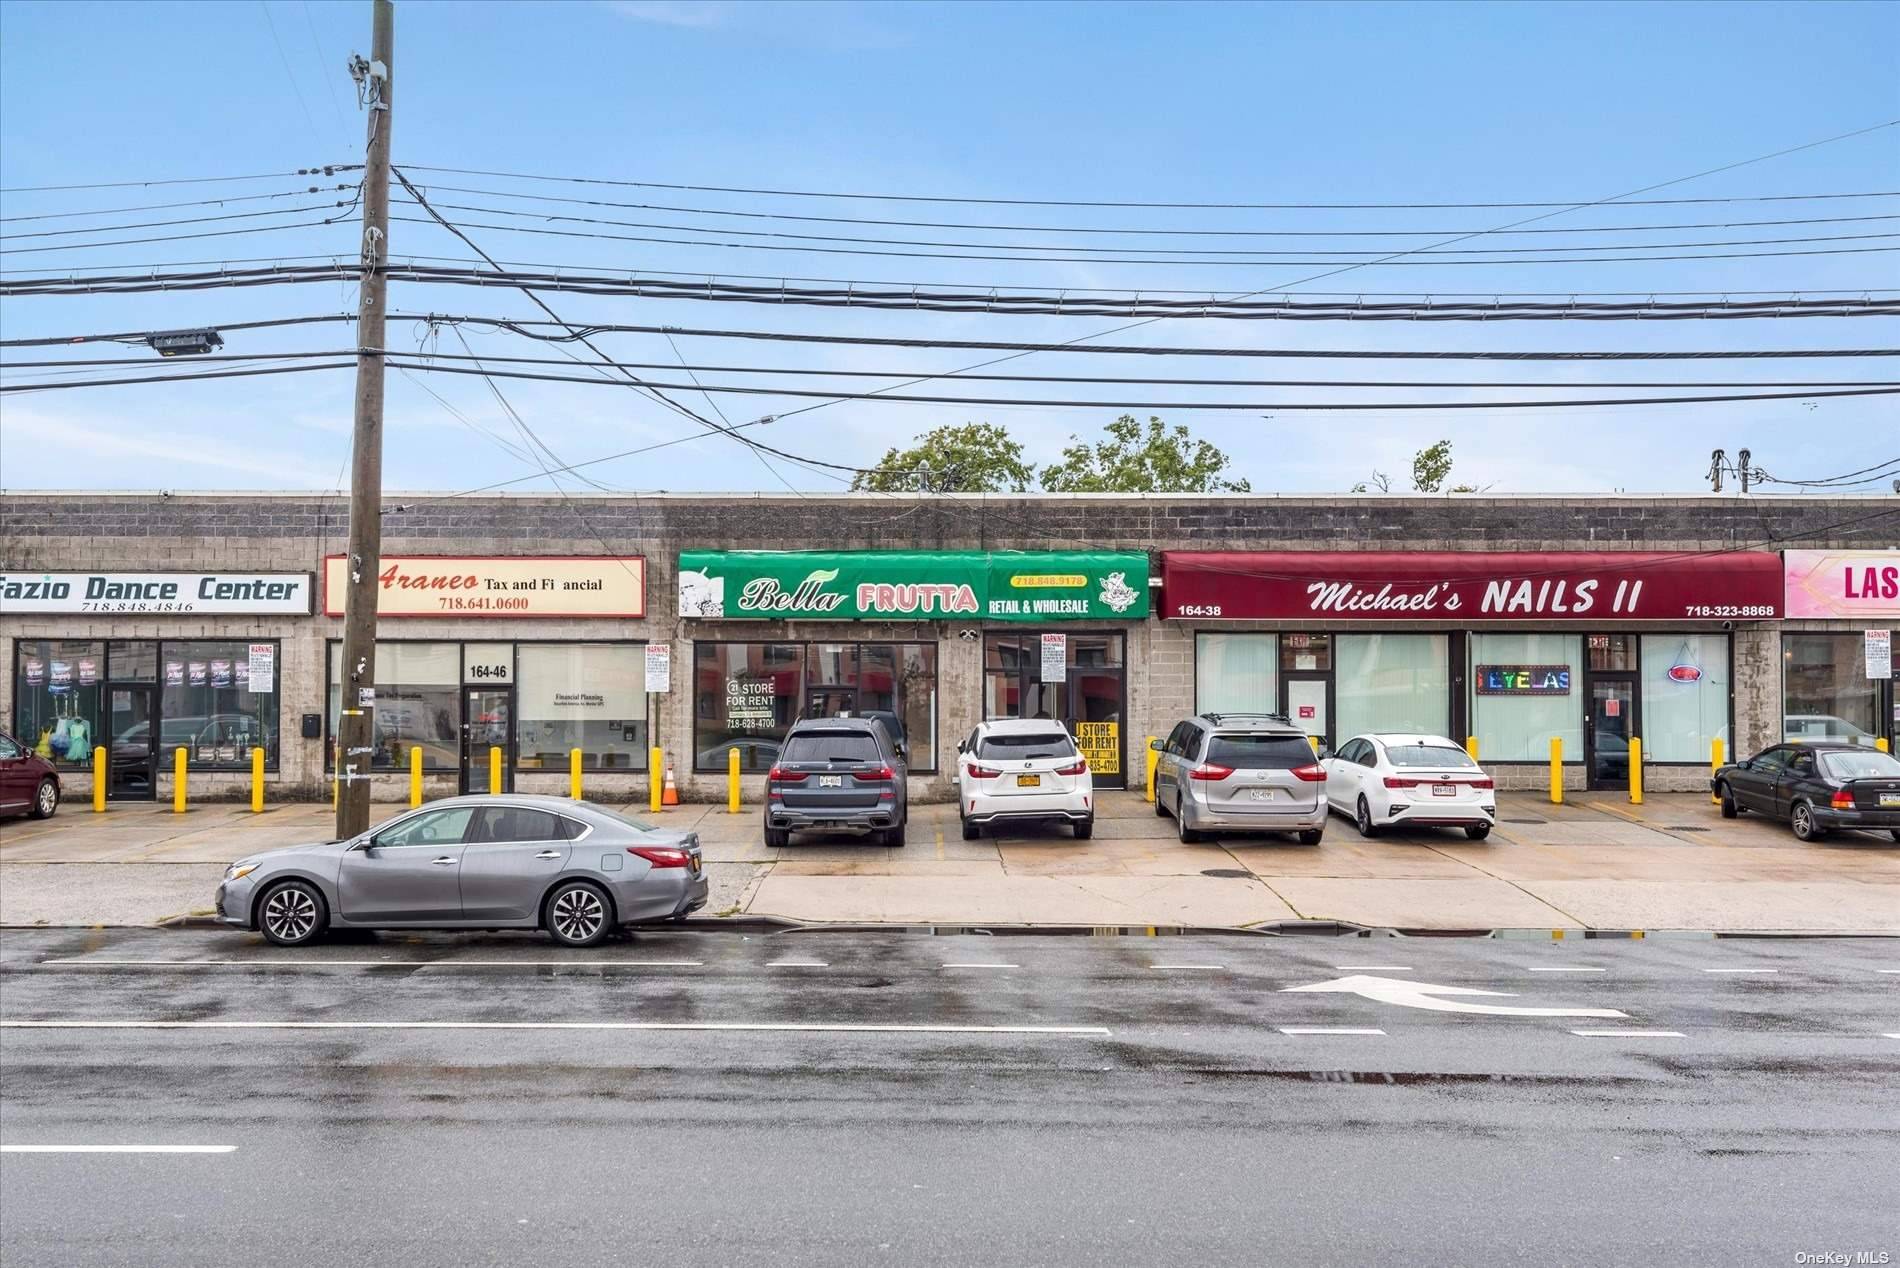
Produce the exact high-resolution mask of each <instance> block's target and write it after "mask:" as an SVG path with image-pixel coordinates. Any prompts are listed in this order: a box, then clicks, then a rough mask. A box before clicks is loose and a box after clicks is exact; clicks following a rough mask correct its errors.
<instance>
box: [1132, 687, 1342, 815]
mask: <svg viewBox="0 0 1900 1268" xmlns="http://www.w3.org/2000/svg"><path fill="white" fill-rule="evenodd" d="M1155 813H1156V814H1157V815H1168V814H1172V815H1173V816H1174V821H1175V828H1176V830H1177V832H1178V833H1179V835H1180V838H1181V840H1182V841H1184V842H1189V841H1198V840H1200V839H1201V837H1202V835H1203V834H1204V833H1207V832H1212V831H1228V832H1297V833H1299V837H1300V841H1301V842H1302V843H1304V844H1306V845H1318V844H1319V842H1320V837H1321V836H1322V835H1323V834H1324V832H1325V830H1326V768H1325V767H1323V766H1321V765H1320V764H1319V760H1318V759H1317V758H1316V757H1315V756H1314V754H1313V746H1312V743H1311V742H1310V741H1309V740H1308V739H1307V738H1306V734H1305V733H1304V732H1303V731H1301V730H1300V728H1299V727H1297V726H1295V725H1293V723H1292V722H1290V721H1288V720H1287V718H1286V717H1285V715H1283V714H1277V713H1203V714H1201V715H1200V716H1199V717H1193V718H1189V719H1188V720H1187V721H1185V722H1182V723H1181V724H1180V725H1178V726H1176V727H1175V728H1174V730H1173V731H1171V732H1170V733H1169V734H1168V738H1167V740H1166V741H1165V742H1164V743H1163V744H1162V745H1161V747H1160V758H1159V760H1158V761H1157V762H1156V764H1155Z"/></svg>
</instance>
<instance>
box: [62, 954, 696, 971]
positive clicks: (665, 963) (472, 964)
mask: <svg viewBox="0 0 1900 1268" xmlns="http://www.w3.org/2000/svg"><path fill="white" fill-rule="evenodd" d="M40 963H41V964H81V965H84V964H99V965H105V966H108V967H111V968H115V969H123V968H166V969H218V968H226V969H230V968H237V969H242V968H249V967H251V966H253V965H259V964H261V965H268V966H269V967H271V968H297V969H329V968H350V969H360V968H373V969H454V968H480V969H492V968H508V967H520V968H547V967H550V966H551V967H555V968H576V967H579V968H587V967H601V968H617V969H620V968H639V969H698V968H704V967H705V966H706V962H705V961H704V960H297V959H262V958H260V959H255V960H106V959H94V958H92V957H90V956H73V957H71V958H68V959H61V960H41V961H40Z"/></svg>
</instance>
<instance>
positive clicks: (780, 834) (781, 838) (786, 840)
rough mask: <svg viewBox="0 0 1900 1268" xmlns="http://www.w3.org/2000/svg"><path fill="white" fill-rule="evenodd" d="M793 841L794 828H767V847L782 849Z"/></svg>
mask: <svg viewBox="0 0 1900 1268" xmlns="http://www.w3.org/2000/svg"><path fill="white" fill-rule="evenodd" d="M791 843H792V830H791V829H790V828H767V829H766V830H765V845H766V848H767V849H772V850H782V849H784V848H785V847H786V846H788V845H790V844H791Z"/></svg>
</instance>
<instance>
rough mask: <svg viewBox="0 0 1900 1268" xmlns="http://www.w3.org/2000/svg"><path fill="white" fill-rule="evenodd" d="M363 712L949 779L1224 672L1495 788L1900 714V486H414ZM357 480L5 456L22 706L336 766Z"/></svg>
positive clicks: (399, 770) (1119, 748) (1867, 727)
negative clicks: (86, 481)
mask: <svg viewBox="0 0 1900 1268" xmlns="http://www.w3.org/2000/svg"><path fill="white" fill-rule="evenodd" d="M389 500H390V501H391V502H392V503H393V504H394V508H395V509H393V510H392V511H390V512H389V513H388V514H387V515H386V517H385V522H384V526H383V543H384V547H383V548H384V552H385V554H384V559H383V562H382V566H381V568H380V570H379V576H380V577H381V579H382V586H381V591H382V596H383V598H382V605H381V616H382V620H381V631H380V633H381V644H380V647H379V653H378V663H377V666H376V672H375V687H374V695H373V699H368V700H366V701H365V703H366V704H368V706H369V707H373V708H374V710H375V716H376V728H375V736H376V740H375V744H374V745H373V746H372V749H371V751H369V752H367V753H360V754H345V755H344V758H343V761H344V769H345V770H346V771H351V770H357V769H361V770H363V771H366V772H367V773H368V774H369V775H370V777H371V778H372V779H373V782H374V786H375V788H376V794H377V796H378V797H379V798H387V799H396V798H400V797H402V796H405V795H406V791H407V778H406V773H407V771H408V769H409V764H410V761H411V753H412V751H415V750H419V751H420V752H421V753H422V756H423V763H424V767H425V770H426V772H427V776H428V780H429V785H430V789H429V791H430V795H432V796H434V795H442V794H445V793H448V792H451V791H454V790H455V789H456V788H457V787H459V786H463V785H465V784H469V783H472V784H473V785H475V786H477V787H485V786H486V771H487V762H488V752H489V750H490V748H491V747H499V748H501V750H502V752H503V756H504V764H505V768H506V773H507V778H508V780H509V782H510V784H511V785H512V786H513V787H516V788H519V789H522V790H528V791H549V792H555V791H564V790H565V788H566V776H567V768H568V755H569V753H570V751H571V750H573V749H575V748H579V749H580V750H581V751H582V753H583V755H584V765H585V771H586V775H585V778H586V781H587V787H588V789H589V793H590V795H592V796H597V797H600V798H602V799H606V800H633V799H638V798H641V797H643V796H644V795H645V790H646V787H647V780H648V774H647V767H648V761H649V758H648V751H649V748H650V747H651V746H654V745H657V746H659V747H660V748H662V749H663V750H664V752H665V760H666V762H667V763H668V764H669V765H671V766H672V767H674V769H675V770H676V773H677V776H678V779H679V783H680V786H681V789H682V791H683V792H684V793H685V794H686V795H687V797H688V798H689V799H694V798H703V799H712V798H716V797H721V796H723V795H724V785H725V780H724V774H725V771H726V768H727V762H728V761H729V754H731V753H734V752H737V753H738V754H739V757H740V763H741V767H742V769H743V770H744V771H745V772H747V781H746V782H747V795H748V797H751V796H753V795H755V794H756V791H757V789H756V785H757V783H758V779H759V776H760V775H761V774H762V773H763V771H764V770H765V769H767V768H768V767H769V766H770V764H771V761H772V758H773V755H774V754H775V753H776V751H777V747H778V741H779V739H780V738H781V737H782V736H783V734H784V732H785V729H786V727H787V726H789V725H790V724H791V722H792V721H793V720H794V719H796V718H798V717H801V716H809V715H814V714H818V715H829V714H834V713H837V712H840V711H853V712H862V711H867V710H883V711H888V712H891V713H895V714H896V715H897V716H898V717H899V718H900V719H901V720H902V722H903V726H904V729H905V732H906V735H907V738H908V741H909V745H910V765H911V771H912V779H913V786H912V792H913V795H915V796H918V797H920V798H929V797H942V796H946V795H947V793H948V789H949V784H950V774H951V772H952V771H953V769H954V761H955V753H956V746H957V743H958V741H959V740H961V739H962V738H963V737H964V736H966V735H967V734H968V733H969V732H970V730H971V729H972V728H973V727H975V726H976V725H977V723H978V722H980V721H981V720H983V719H984V718H991V717H1035V716H1047V717H1050V718H1052V719H1061V720H1062V721H1064V722H1066V723H1067V724H1069V725H1070V727H1071V728H1072V730H1073V731H1074V732H1075V734H1076V736H1077V738H1078V740H1079V742H1080V743H1081V745H1082V747H1083V749H1084V750H1085V751H1086V752H1087V753H1088V755H1089V757H1090V760H1091V764H1092V765H1093V767H1094V769H1095V771H1096V774H1097V779H1098V781H1099V782H1101V783H1103V784H1108V785H1115V784H1120V783H1122V782H1124V781H1129V782H1139V779H1140V774H1141V770H1142V759H1141V751H1142V744H1143V741H1144V739H1145V737H1147V736H1165V735H1167V734H1168V732H1169V731H1170V730H1171V729H1172V728H1173V726H1174V724H1175V722H1176V721H1178V720H1179V719H1180V718H1182V717H1184V716H1186V715H1188V714H1190V713H1193V712H1199V711H1206V710H1265V711H1271V712H1284V713H1286V714H1287V715H1289V716H1290V717H1292V718H1293V719H1295V720H1296V721H1297V722H1298V723H1299V724H1300V725H1301V726H1303V727H1305V728H1306V729H1307V731H1308V732H1309V733H1311V734H1313V735H1315V736H1319V737H1321V739H1322V740H1323V741H1325V742H1328V743H1333V744H1337V743H1338V742H1339V741H1341V740H1343V739H1344V738H1346V737H1348V736H1350V735H1353V734H1356V733H1360V732H1364V731H1371V730H1416V731H1430V732H1438V733H1443V734H1447V735H1451V736H1454V737H1458V738H1461V739H1462V738H1463V737H1466V736H1475V737H1476V739H1477V741H1478V745H1479V750H1480V754H1481V757H1482V760H1483V761H1484V763H1485V764H1486V765H1487V766H1488V767H1490V768H1492V769H1493V770H1494V771H1495V773H1496V774H1497V775H1498V777H1499V780H1500V782H1501V783H1502V784H1503V786H1505V787H1512V786H1520V787H1530V786H1535V785H1537V784H1538V783H1539V782H1540V781H1541V780H1543V779H1544V778H1545V777H1546V768H1547V764H1548V760H1549V752H1550V741H1551V738H1552V737H1557V738H1559V739H1561V740H1562V742H1563V752H1564V757H1565V763H1566V765H1565V780H1566V783H1567V784H1568V785H1569V786H1571V787H1574V788H1586V787H1589V788H1618V787H1623V786H1626V783H1627V780H1628V778H1629V755H1630V744H1629V741H1630V739H1631V738H1632V737H1639V738H1640V739H1641V740H1642V746H1641V748H1642V755H1643V761H1644V768H1645V769H1644V775H1645V781H1646V785H1647V786H1648V787H1650V788H1652V789H1670V788H1680V789H1689V788H1694V787H1697V786H1698V785H1699V784H1700V783H1701V781H1702V780H1703V779H1705V777H1706V771H1707V767H1708V762H1709V757H1710V749H1711V745H1712V743H1713V742H1714V741H1716V740H1720V741H1722V742H1723V744H1724V746H1725V747H1726V748H1727V749H1728V751H1730V752H1737V751H1740V752H1744V753H1746V752H1752V751H1754V750H1756V749H1758V748H1760V747H1762V746H1764V745H1766V744H1769V743H1772V742H1775V741H1778V740H1780V739H1781V738H1783V737H1784V736H1807V737H1820V736H1840V737H1845V738H1848V739H1851V740H1854V741H1856V742H1860V743H1868V744H1871V743H1873V742H1874V741H1875V740H1876V739H1877V738H1885V739H1887V740H1888V741H1889V742H1891V741H1892V739H1893V738H1894V732H1895V728H1896V700H1895V694H1894V690H1893V683H1892V679H1891V677H1890V676H1888V675H1890V673H1891V669H1890V657H1888V659H1887V661H1885V662H1883V660H1882V649H1883V648H1885V647H1888V646H1890V642H1889V640H1890V636H1891V629H1892V627H1893V626H1894V625H1895V624H1900V503H1896V501H1895V500H1893V499H1879V500H1876V499H1870V498H1839V497H1837V498H1826V497H1790V498H1781V497H1766V498H1764V497H1751V498H1746V499H1744V498H1740V497H1716V496H1708V497H1636V496H1617V497H1608V498H1577V497H1516V498H1503V497H1498V498H1464V497H1458V498H1437V497H1432V498H1426V497H1415V498H1414V497H1386V496H1366V497H1329V498H1324V499H1320V498H1295V497H1271V496H1243V497H1220V498H1217V499H1209V498H1206V497H1199V496H1193V497H1188V496H1154V497H1150V496H1140V497H1135V496H1021V497H1014V496H1012V497H978V496H961V497H959V496H948V497H944V496H931V497H911V496H884V495H852V496H836V497H807V498H795V497H789V496H764V495H737V496H708V495H669V496H656V497H638V498H635V497H624V496H604V495H603V496H589V497H575V498H573V499H571V501H564V500H562V499H560V498H558V497H546V496H539V495H536V496H520V497H483V498H442V497H435V498H432V497H430V496H428V495H392V496H391V498H390V499H389ZM345 539H346V523H345V503H344V501H343V500H342V499H340V498H337V497H334V496H318V495H311V494H300V493H269V494H264V493H252V494H222V493H220V494H187V495H174V496H167V495H162V494H156V493H150V494H147V493H39V492H31V493H9V494H7V495H6V496H5V497H4V499H3V502H0V564H3V565H4V580H0V655H4V657H5V662H4V663H5V666H6V670H5V677H4V680H3V681H0V718H4V720H5V725H6V727H7V729H8V730H10V731H11V733H12V734H13V735H15V736H16V737H18V739H19V740H20V741H21V742H23V744H24V745H25V746H26V747H28V748H30V749H32V750H34V751H36V752H39V753H40V754H41V755H43V756H47V757H50V758H51V759H52V760H54V761H55V762H58V763H59V764H60V765H61V766H62V768H63V769H65V770H67V772H68V775H69V779H68V796H69V797H70V796H76V795H79V794H81V793H83V792H84V791H85V790H86V789H88V788H89V787H90V754H91V752H92V750H93V749H94V748H95V747H97V746H105V747H107V748H108V749H109V750H110V752H111V755H112V760H111V770H110V783H109V792H110V795H111V796H113V797H117V798H126V799H136V798H146V797H153V796H158V797H164V796H169V794H170V785H171V769H172V761H173V759H174V755H175V753H176V750H177V749H179V748H183V749H185V750H186V753H187V760H188V764H189V767H190V771H191V780H192V784H193V789H194V794H193V795H194V796H232V797H235V796H239V795H242V794H243V792H244V790H245V789H246V787H247V786H248V778H249V775H248V772H249V770H250V764H251V754H252V751H253V750H254V749H258V748H261V749H262V750H263V751H264V754H265V764H266V772H267V776H266V777H267V779H268V781H269V784H270V789H269V795H270V796H272V797H275V798H285V799H288V798H321V797H327V796H328V792H329V785H330V782H331V779H332V774H333V771H334V769H335V767H334V761H335V759H334V756H333V754H332V751H331V745H330V736H331V735H332V734H333V732H334V729H335V719H336V714H337V710H338V709H339V707H341V702H342V701H343V699H344V696H345V694H346V689H347V693H348V695H349V697H350V698H351V700H352V701H355V700H356V699H357V698H358V697H359V696H360V695H361V694H362V693H361V692H360V691H359V689H358V684H357V683H356V682H354V681H351V676H350V674H349V672H348V670H349V667H348V666H345V665H343V664H341V663H340V661H341V650H340V640H341V637H342V620H341V615H342V614H341V611H340V610H339V606H338V605H339V603H340V595H341V592H342V586H341V581H342V578H343V575H344V572H343V570H344V567H345V562H344V560H343V558H342V553H341V552H342V551H343V549H344V543H345Z"/></svg>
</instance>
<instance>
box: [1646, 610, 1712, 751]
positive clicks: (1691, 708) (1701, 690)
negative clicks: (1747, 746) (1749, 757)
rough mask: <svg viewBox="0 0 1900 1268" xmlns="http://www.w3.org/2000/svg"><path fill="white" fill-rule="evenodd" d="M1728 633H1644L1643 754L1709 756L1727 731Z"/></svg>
mask: <svg viewBox="0 0 1900 1268" xmlns="http://www.w3.org/2000/svg"><path fill="white" fill-rule="evenodd" d="M1728 661H1729V649H1728V636H1727V635H1724V634H1645V635H1643V714H1642V721H1643V734H1642V740H1643V758H1644V760H1645V761H1651V762H1707V761H1708V760H1709V751H1710V750H1709V745H1710V742H1711V741H1713V740H1715V739H1716V738H1718V737H1720V739H1721V741H1722V743H1723V745H1724V746H1725V747H1732V746H1730V745H1729V734H1728V688H1729V664H1728Z"/></svg>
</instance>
